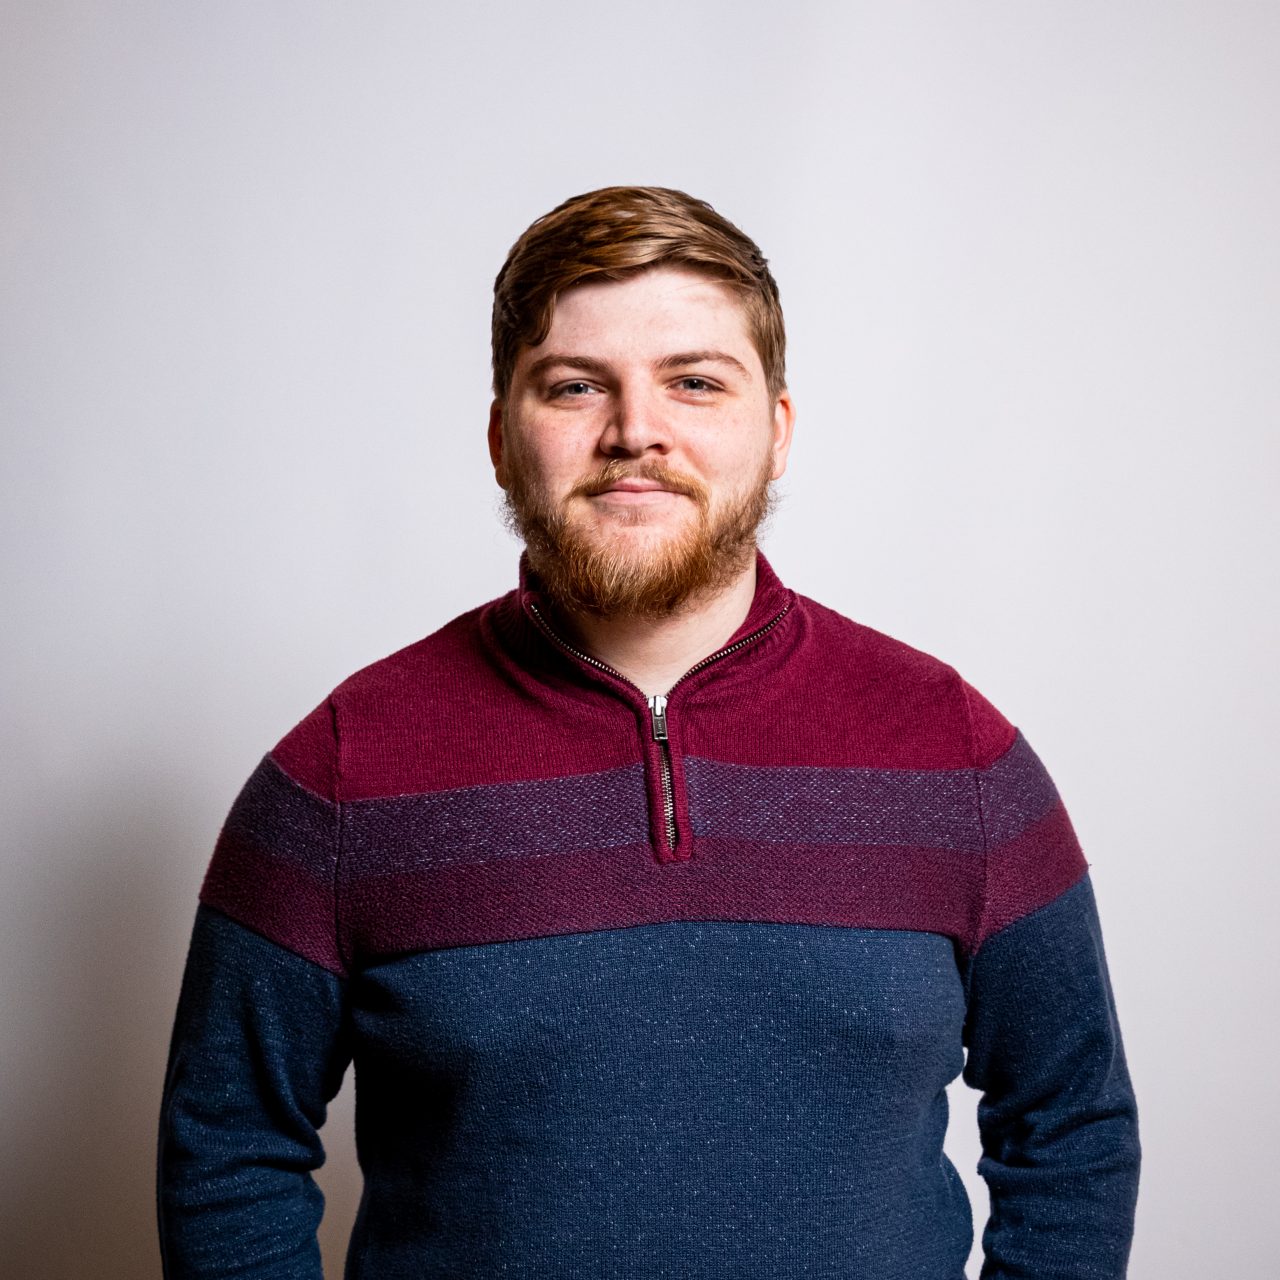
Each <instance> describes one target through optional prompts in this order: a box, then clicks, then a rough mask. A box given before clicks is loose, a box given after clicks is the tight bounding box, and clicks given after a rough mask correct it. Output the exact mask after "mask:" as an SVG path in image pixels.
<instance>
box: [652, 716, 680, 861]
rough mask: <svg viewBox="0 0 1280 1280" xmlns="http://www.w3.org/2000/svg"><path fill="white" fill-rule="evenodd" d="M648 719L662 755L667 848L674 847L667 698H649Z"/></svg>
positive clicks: (673, 804) (674, 825) (672, 791)
mask: <svg viewBox="0 0 1280 1280" xmlns="http://www.w3.org/2000/svg"><path fill="white" fill-rule="evenodd" d="M649 719H650V721H651V723H652V724H653V740H654V742H656V743H657V744H658V751H659V753H660V754H661V756H662V816H663V818H664V819H665V820H666V826H667V848H668V849H674V848H675V847H676V795H675V788H674V787H673V786H672V785H671V743H670V742H668V741H667V699H666V697H665V696H664V695H663V694H661V693H655V694H654V695H653V697H651V698H650V699H649Z"/></svg>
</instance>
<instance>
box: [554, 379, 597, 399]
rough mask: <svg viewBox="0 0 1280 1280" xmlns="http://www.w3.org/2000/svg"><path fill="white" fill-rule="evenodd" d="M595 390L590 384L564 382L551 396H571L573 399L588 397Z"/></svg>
mask: <svg viewBox="0 0 1280 1280" xmlns="http://www.w3.org/2000/svg"><path fill="white" fill-rule="evenodd" d="M594 390H595V388H594V387H593V386H592V385H591V383H589V382H562V383H561V384H560V385H559V386H558V387H556V388H555V389H554V390H553V391H552V392H551V394H552V395H553V396H569V397H571V398H572V397H576V396H583V395H588V394H590V393H591V392H592V391H594Z"/></svg>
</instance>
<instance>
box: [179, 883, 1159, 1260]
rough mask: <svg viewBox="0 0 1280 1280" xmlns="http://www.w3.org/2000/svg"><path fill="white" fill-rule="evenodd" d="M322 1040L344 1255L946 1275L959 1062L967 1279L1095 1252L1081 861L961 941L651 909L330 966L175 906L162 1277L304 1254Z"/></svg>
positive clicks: (1114, 1253)
mask: <svg viewBox="0 0 1280 1280" xmlns="http://www.w3.org/2000/svg"><path fill="white" fill-rule="evenodd" d="M354 1045H358V1046H359V1048H358V1050H357V1051H356V1055H355V1058H356V1060H355V1068H356V1080H357V1099H358V1101H357V1141H358V1144H359V1150H360V1155H361V1163H362V1167H363V1169H364V1173H365V1192H364V1198H363V1201H362V1205H361V1211H360V1216H359V1220H358V1222H357V1225H356V1228H355V1231H354V1233H353V1236H352V1240H351V1246H350V1252H349V1259H348V1269H347V1276H348V1277H349V1280H401V1278H403V1280H409V1277H412V1278H413V1280H431V1278H434V1277H464V1276H465V1277H490V1276H493V1277H497V1276H504V1277H512V1278H516V1277H519V1278H524V1277H528V1278H529V1280H533V1278H534V1277H537V1278H538V1280H560V1278H562V1277H563V1278H564V1280H569V1278H570V1277H573V1278H574V1280H581V1278H584V1277H592V1278H593V1280H595V1278H599V1280H607V1278H611V1277H618V1278H619V1280H621V1278H622V1277H626V1278H627V1280H658V1278H659V1277H672V1278H674V1277H680V1278H681V1280H703V1278H706V1280H710V1278H711V1277H715V1278H716V1280H721V1278H722V1277H726V1276H735V1277H738V1276H740V1277H753V1278H754V1277H814V1278H818V1277H821V1278H823V1280H853V1278H854V1277H856V1278H857V1280H881V1278H883V1280H906V1278H910V1280H962V1277H963V1276H964V1265H965V1261H966V1259H967V1257H968V1254H969V1250H970V1247H971V1244H972V1240H973V1226H972V1217H971V1213H970V1207H969V1204H968V1201H967V1198H966V1195H965V1192H964V1189H963V1186H962V1184H961V1182H960V1179H959V1176H958V1174H957V1173H956V1170H955V1169H954V1168H953V1167H952V1165H951V1164H950V1162H949V1161H948V1160H947V1159H946V1157H945V1156H944V1154H943V1151H942V1143H943V1136H944V1133H945V1130H946V1124H947V1097H946V1092H945V1090H946V1087H947V1085H948V1083H949V1082H951V1081H952V1080H954V1079H955V1078H956V1077H957V1075H959V1074H960V1073H961V1072H962V1071H963V1076H964V1079H965V1080H966V1082H967V1083H968V1084H969V1085H971V1086H972V1087H974V1088H975V1089H978V1090H981V1091H982V1100H981V1103H980V1107H979V1125H980V1130H981V1137H982V1145H983V1152H984V1154H983V1158H982V1164H981V1166H980V1169H981V1172H982V1174H983V1175H984V1177H985V1178H986V1179H987V1181H988V1184H989V1186H990V1189H991V1194H992V1214H991V1218H990V1221H989V1223H988V1226H987V1229H986V1232H985V1236H984V1245H985V1248H986V1254H987V1261H986V1264H985V1265H984V1268H983V1272H982V1276H983V1280H996V1278H1000V1280H1014V1277H1018V1278H1026V1277H1035V1278H1036V1280H1040V1278H1042V1277H1043V1278H1046V1280H1047V1278H1048V1277H1054V1278H1055V1280H1057V1278H1066V1277H1077V1278H1078V1280H1085V1278H1086V1277H1118V1276H1122V1275H1123V1274H1124V1267H1125V1259H1126V1256H1127V1252H1128V1245H1129V1237H1130V1233H1131V1230H1132V1220H1133V1208H1134V1201H1135V1197H1136V1187H1137V1171H1138V1163H1139V1154H1140V1153H1139V1147H1138V1136H1137V1117H1136V1108H1135V1104H1134V1099H1133V1091H1132V1088H1131V1085H1130V1080H1129V1075H1128V1071H1127V1068H1126V1063H1125V1056H1124V1050H1123V1046H1122V1043H1121V1039H1120V1032H1119V1028H1118V1024H1117V1021H1116V1016H1115V1006H1114V1000H1113V998H1112V994H1111V988H1110V982H1109V978H1108V975H1107V968H1106V961H1105V958H1104V955H1103V950H1102V938H1101V930H1100V927H1099V923H1098V916H1097V909H1096V904H1095V901H1094V896H1093V890H1092V887H1091V884H1090V881H1089V878H1088V876H1087V875H1086V877H1085V878H1084V879H1082V880H1081V881H1079V882H1078V883H1077V884H1076V885H1075V886H1073V887H1072V888H1071V889H1069V890H1067V891H1066V892H1064V893H1062V894H1061V895H1060V896H1058V897H1057V898H1056V899H1055V900H1054V901H1053V902H1051V903H1049V904H1048V905H1047V906H1044V907H1042V908H1040V909H1039V910H1036V911H1034V912H1032V913H1030V914H1029V915H1026V916H1024V917H1022V918H1021V919H1019V920H1018V921H1016V922H1015V923H1013V924H1011V925H1009V926H1007V927H1006V928H1004V929H1003V930H1001V931H1000V932H998V933H996V934H995V935H994V936H992V937H991V938H989V939H988V940H987V941H986V943H985V944H984V945H983V946H982V947H981V948H980V949H979V950H978V952H977V953H976V954H975V955H972V956H968V955H966V954H965V953H964V952H963V950H962V949H960V948H959V947H958V946H957V945H956V944H955V943H954V942H953V941H952V940H951V939H949V938H948V937H946V936H944V935H941V934H936V933H927V932H915V931H910V930H889V929H860V928H846V927H827V926H817V925H807V924H805V925H795V924H765V923H744V922H728V921H724V922H722V921H698V922H688V921H683V922H679V921H677V922H669V923H661V924H652V925H643V926H636V927H631V928H622V929H604V930H599V931H594V932H586V933H573V934H568V935H561V936H552V937H540V938H533V939H528V940H523V941H516V942H506V943H503V944H502V945H484V946H464V947H454V948H444V949H437V950H430V951H421V952H417V953H415V954H411V955H407V956H402V957H399V958H396V959H393V960H387V961H384V962H381V963H375V964H371V965H369V966H367V967H365V968H363V969H361V970H360V971H359V972H358V973H356V974H355V975H354V976H353V977H351V978H349V979H342V978H338V977H336V976H335V975H333V974H332V973H330V972H328V971H327V970H325V969H323V968H321V967H320V966H318V965H315V964H312V963H311V962H310V961H307V960H304V959H302V958H301V957H299V956H297V955H295V954H294V953H292V952H290V951H288V950H285V949H283V948H281V947H279V946H277V945H276V944H275V943H273V942H270V941H268V940H267V939H265V938H263V937H260V936H259V935H257V934H255V933H253V932H252V931H250V930H248V929H246V928H245V927H243V926H242V925H239V924H237V923H235V922H234V921H232V920H231V919H229V918H228V917H226V916H224V915H221V914H220V913H219V912H217V911H216V910H213V909H211V908H209V907H207V906H201V907H200V908H199V911H198V913H197V918H196V924H195V931H194V935H193V939H192V947H191V955H190V959H189V962H188V966H187V971H186V975H185V978H184V983H183V990H182V995H181V999H180V1004H179V1009H178V1016H177V1023H176V1026H175V1031H174V1051H173V1053H172V1055H171V1061H170V1068H169V1073H168V1077H167V1079H166V1085H165V1098H164V1111H163V1124H162V1136H161V1182H160V1187H161V1204H160V1214H161V1236H162V1240H163V1248H164V1252H165V1269H166V1275H167V1276H169V1277H171V1280H176V1278H177V1277H183V1278H187V1277H201V1278H202V1280H203V1278H206V1277H254V1278H255V1280H267V1278H268V1277H269V1278H270V1280H285V1278H286V1277H288V1278H290V1280H319V1278H320V1275H321V1270H320V1261H319V1257H318V1251H317V1246H316V1237H315V1229H316V1225H317V1223H318V1221H319V1218H320V1214H321V1209H322V1201H321V1196H320V1193H319V1191H318V1189H317V1187H316V1186H315V1183H314V1182H313V1180H312V1179H311V1177H310V1173H311V1171H312V1170H314V1169H315V1168H316V1167H317V1166H318V1165H319V1164H320V1163H321V1161H322V1160H323V1150H322V1147H321V1143H320V1139H319V1136H318V1133H317V1130H318V1129H319V1127H320V1125H321V1124H322V1123H323V1120H324V1115H325V1108H326V1105H327V1103H328V1101H329V1100H330V1099H331V1098H332V1096H333V1094H334V1093H335V1092H336V1091H337V1089H338V1086H339V1084H340V1081H341V1078H342V1075H343V1072H344V1070H345V1068H346V1066H347V1064H348V1062H349V1060H350V1058H351V1054H352V1046H354ZM962 1045H963V1046H966V1047H967V1050H968V1054H967V1059H966V1057H965V1055H964V1053H963V1052H962ZM246 1152H251V1153H253V1157H252V1159H245V1153H246ZM1028 1222H1034V1223H1035V1224H1036V1229H1035V1230H1034V1231H1028V1230H1027V1229H1026V1226H1025V1224H1026V1223H1028Z"/></svg>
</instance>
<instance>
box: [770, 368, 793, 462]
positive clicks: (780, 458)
mask: <svg viewBox="0 0 1280 1280" xmlns="http://www.w3.org/2000/svg"><path fill="white" fill-rule="evenodd" d="M795 425H796V406H795V404H794V402H793V401H792V399H791V393H790V392H789V391H788V390H787V389H786V388H785V387H783V389H782V391H781V392H780V393H779V395H778V399H777V402H776V403H775V404H774V406H773V443H772V446H771V447H772V450H773V475H772V477H771V478H772V479H774V480H777V479H778V478H779V477H780V476H781V475H782V473H783V472H784V471H785V470H786V469H787V455H788V454H790V452H791V433H792V432H793V431H794V430H795Z"/></svg>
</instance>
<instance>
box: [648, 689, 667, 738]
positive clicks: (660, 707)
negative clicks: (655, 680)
mask: <svg viewBox="0 0 1280 1280" xmlns="http://www.w3.org/2000/svg"><path fill="white" fill-rule="evenodd" d="M649 716H650V718H651V719H652V720H653V740H654V742H666V740H667V699H666V695H665V694H661V693H655V694H654V695H653V696H652V697H651V698H650V699H649Z"/></svg>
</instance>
